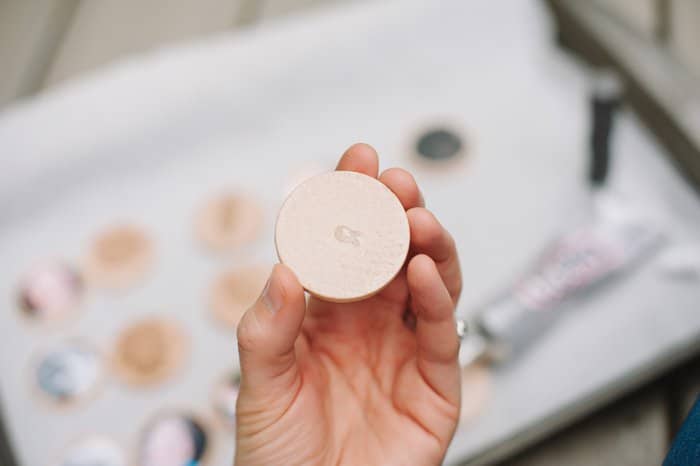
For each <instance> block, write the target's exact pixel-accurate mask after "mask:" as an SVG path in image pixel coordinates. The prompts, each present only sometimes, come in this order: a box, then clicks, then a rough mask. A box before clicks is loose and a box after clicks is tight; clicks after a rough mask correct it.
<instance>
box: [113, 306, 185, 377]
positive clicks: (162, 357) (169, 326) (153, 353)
mask: <svg viewBox="0 0 700 466" xmlns="http://www.w3.org/2000/svg"><path fill="white" fill-rule="evenodd" d="M186 343H187V342H186V340H185V335H184V334H183V332H182V330H181V329H180V327H179V326H178V325H176V324H175V323H173V322H170V321H168V320H166V319H164V318H157V317H150V318H146V319H143V320H141V321H138V322H135V323H133V324H132V325H131V326H129V327H127V328H125V329H124V330H123V331H122V332H121V334H120V335H119V337H118V338H117V342H116V345H115V348H114V355H113V358H114V364H115V369H116V372H117V374H118V375H119V376H121V378H122V379H124V381H126V382H127V383H130V384H133V385H137V386H144V385H152V384H156V383H160V382H163V381H164V380H165V379H167V378H169V377H171V376H172V375H173V374H174V373H175V372H176V370H177V369H178V368H179V367H180V366H181V365H182V362H183V358H184V354H185V349H186Z"/></svg>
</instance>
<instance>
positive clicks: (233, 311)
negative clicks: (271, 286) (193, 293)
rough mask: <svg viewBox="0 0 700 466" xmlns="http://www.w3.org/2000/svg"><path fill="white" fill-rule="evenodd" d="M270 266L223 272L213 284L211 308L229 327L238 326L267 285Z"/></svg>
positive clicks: (215, 315)
mask: <svg viewBox="0 0 700 466" xmlns="http://www.w3.org/2000/svg"><path fill="white" fill-rule="evenodd" d="M269 275H270V268H269V267H263V266H251V267H240V268H237V269H234V270H230V271H227V272H224V273H223V274H221V275H220V276H219V277H218V278H217V279H216V280H215V281H214V284H213V285H212V289H211V297H210V299H211V310H212V312H213V313H214V317H216V319H217V320H219V321H220V322H221V323H223V324H224V325H226V326H227V327H231V328H236V326H237V325H238V322H240V320H241V317H243V314H244V313H245V311H246V310H247V309H248V308H249V307H250V306H251V305H252V304H253V303H254V302H255V300H256V299H258V296H260V293H261V292H262V290H263V288H264V287H265V282H266V281H267V277H268V276H269Z"/></svg>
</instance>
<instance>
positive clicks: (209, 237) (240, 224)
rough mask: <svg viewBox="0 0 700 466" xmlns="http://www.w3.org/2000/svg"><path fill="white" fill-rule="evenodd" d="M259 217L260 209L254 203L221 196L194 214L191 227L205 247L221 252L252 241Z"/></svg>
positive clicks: (260, 218) (243, 199)
mask: <svg viewBox="0 0 700 466" xmlns="http://www.w3.org/2000/svg"><path fill="white" fill-rule="evenodd" d="M263 217H264V215H263V211H262V208H261V207H260V206H259V205H258V203H257V202H256V201H255V200H253V199H250V198H248V197H244V196H240V195H236V194H225V195H222V196H219V197H217V198H215V199H212V200H210V201H208V202H207V203H206V204H205V205H204V206H203V208H202V209H201V210H200V211H199V214H198V215H197V220H196V225H195V228H196V233H197V236H198V237H199V239H200V241H202V243H203V244H204V245H205V246H206V247H208V248H209V249H211V250H213V251H217V252H225V251H230V250H234V249H236V248H238V247H240V246H242V245H244V244H246V243H249V242H251V241H253V240H255V238H256V237H257V235H258V233H259V232H260V228H261V226H262V223H263Z"/></svg>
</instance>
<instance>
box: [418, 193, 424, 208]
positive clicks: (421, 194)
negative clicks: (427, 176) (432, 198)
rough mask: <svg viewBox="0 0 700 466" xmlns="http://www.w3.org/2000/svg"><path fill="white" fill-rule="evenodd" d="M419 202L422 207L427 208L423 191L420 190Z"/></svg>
mask: <svg viewBox="0 0 700 466" xmlns="http://www.w3.org/2000/svg"><path fill="white" fill-rule="evenodd" d="M418 202H419V204H420V206H421V207H425V198H424V197H423V191H421V190H420V189H418Z"/></svg>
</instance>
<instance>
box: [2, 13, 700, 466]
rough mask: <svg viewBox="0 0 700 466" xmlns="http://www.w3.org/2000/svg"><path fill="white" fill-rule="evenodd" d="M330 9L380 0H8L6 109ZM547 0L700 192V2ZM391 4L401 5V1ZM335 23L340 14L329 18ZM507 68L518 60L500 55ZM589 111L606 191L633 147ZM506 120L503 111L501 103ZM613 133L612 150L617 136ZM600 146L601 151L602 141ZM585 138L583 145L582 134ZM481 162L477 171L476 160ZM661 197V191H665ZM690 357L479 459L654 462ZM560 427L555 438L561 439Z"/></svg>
mask: <svg viewBox="0 0 700 466" xmlns="http://www.w3.org/2000/svg"><path fill="white" fill-rule="evenodd" d="M330 3H334V4H335V5H331V6H330V7H331V8H345V7H346V5H345V4H348V3H353V4H358V7H357V8H358V9H353V12H355V13H354V14H357V11H359V8H362V6H361V5H364V4H367V5H369V4H370V3H373V2H370V1H367V2H360V1H358V0H345V1H343V0H198V1H195V0H176V1H165V0H154V1H150V2H138V3H134V2H131V3H129V2H122V1H117V0H63V1H60V2H54V1H48V0H30V1H23V0H2V1H0V68H1V69H2V70H3V71H2V73H0V111H2V109H7V111H8V114H10V112H12V109H13V107H17V108H21V106H22V101H23V100H27V101H28V102H32V100H31V99H32V98H35V99H41V98H42V96H44V95H48V96H51V95H52V94H51V92H53V91H55V90H57V89H58V90H59V92H60V88H61V87H62V86H64V85H65V86H71V85H77V84H76V83H80V82H81V81H80V80H81V79H90V77H89V75H92V76H93V77H98V78H99V76H101V75H106V74H108V73H112V72H113V70H114V69H115V68H113V66H114V64H115V63H122V64H124V65H125V67H128V66H136V67H138V66H141V65H143V64H144V63H146V62H147V61H148V60H150V59H155V58H159V57H161V54H166V55H167V54H168V53H178V51H179V49H178V48H177V47H178V46H180V45H181V46H183V47H188V46H192V47H197V46H199V45H197V44H203V42H201V41H203V40H205V39H206V38H207V37H209V36H222V37H223V36H224V35H226V34H228V33H229V32H230V31H232V30H237V29H240V30H241V31H242V34H249V36H248V37H246V39H247V40H250V35H254V34H256V33H257V31H263V30H266V31H269V30H274V29H275V28H276V27H277V25H278V22H279V24H282V23H284V22H285V21H287V20H286V19H282V20H280V19H279V18H282V17H285V18H289V21H299V22H303V21H305V20H304V18H305V17H306V15H322V14H323V12H324V11H325V9H326V8H328V7H329V5H328V4H330ZM539 3H540V4H541V5H544V4H547V5H548V7H549V10H548V11H550V12H551V15H552V21H553V27H554V29H555V30H556V32H557V34H556V36H557V39H558V42H559V43H560V44H561V45H563V46H564V47H565V48H566V49H567V50H568V51H572V52H574V53H575V54H576V55H575V56H576V57H577V59H580V60H581V61H582V62H583V61H586V62H588V64H589V65H592V66H593V67H604V68H606V69H612V70H614V71H615V73H616V75H617V76H619V77H620V80H621V81H622V88H623V89H624V93H625V96H624V97H625V105H629V107H630V108H631V109H633V110H634V112H635V114H636V115H638V117H639V118H640V119H641V120H642V121H643V122H644V123H645V124H646V126H647V127H648V128H649V130H650V131H651V132H652V133H653V134H654V135H655V136H656V138H657V139H658V141H660V142H661V143H662V144H664V146H665V147H666V150H667V153H668V154H669V155H670V156H671V157H672V159H671V160H672V161H673V163H674V164H675V165H677V166H678V167H679V172H680V173H682V174H683V176H684V177H686V178H687V179H689V180H691V182H692V183H693V185H694V186H695V187H696V188H697V186H700V184H698V183H700V2H698V1H696V0H596V1H594V2H583V1H577V0H549V1H546V2H545V1H542V2H539ZM396 8H398V9H400V8H401V6H400V4H396ZM338 11H340V10H338ZM338 16H342V14H337V15H335V16H334V18H337V17H338ZM397 17H398V15H397ZM527 19H528V20H531V18H530V17H528V18H527ZM387 27H389V26H387ZM535 27H540V25H539V24H538V25H535V26H533V28H535ZM531 58H532V57H528V59H531ZM259 59H260V60H261V61H262V60H265V57H259ZM502 59H503V60H516V59H517V58H516V57H514V56H512V55H508V53H507V52H504V56H503V57H502ZM532 59H533V60H536V58H532ZM543 66H548V65H543ZM125 67H122V68H120V69H119V70H120V72H124V69H125ZM582 69H584V70H585V69H586V68H585V67H582ZM560 71H561V70H559V69H557V72H560ZM86 76H88V77H87V78H86ZM464 85H465V86H466V85H468V83H464ZM53 95H55V94H53ZM410 97H411V98H413V97H414V96H410ZM615 105H617V103H616V104H615ZM591 106H592V107H594V108H597V109H598V110H600V111H601V114H602V115H603V116H602V118H603V120H606V119H607V120H608V121H603V120H600V119H599V120H595V119H589V118H588V116H586V118H584V120H585V121H586V122H588V121H591V122H592V126H593V127H594V128H595V127H596V121H597V122H598V124H599V128H598V131H599V133H600V132H601V131H602V133H600V134H603V135H604V136H600V135H598V136H596V135H591V138H592V139H596V138H597V139H596V140H597V142H594V143H593V146H594V147H593V149H594V150H593V152H594V157H593V159H592V164H593V165H592V166H593V168H592V170H593V171H594V172H596V174H594V175H592V176H593V178H594V181H595V183H602V182H604V181H605V178H606V175H607V170H608V168H610V167H609V166H608V162H609V163H612V166H613V167H615V166H616V164H617V163H618V162H617V160H616V158H615V157H616V151H615V149H616V148H620V147H628V146H623V144H622V143H618V142H616V133H615V130H616V127H617V124H615V123H613V122H612V119H613V117H612V116H611V115H610V113H609V109H608V108H602V110H601V105H599V102H598V103H596V102H595V101H594V102H592V103H591ZM603 107H605V105H603ZM499 111H503V112H505V111H507V110H506V106H504V107H503V109H501V110H499ZM594 112H595V110H594ZM528 116H529V114H528ZM634 118H636V117H634ZM634 118H633V119H634ZM625 124H626V127H627V128H629V127H630V126H631V125H634V124H636V121H635V122H633V123H629V118H628V119H627V120H626V123H625ZM600 125H602V126H600ZM446 126H447V127H451V126H452V125H451V122H449V121H448V122H446ZM601 128H602V130H601ZM424 129H431V128H424ZM432 129H433V130H434V134H433V136H434V135H435V134H437V135H442V136H443V138H442V139H445V138H444V136H445V135H447V136H450V138H448V139H447V141H448V142H450V141H452V143H451V146H454V147H458V149H454V152H464V151H466V154H465V158H466V159H467V161H466V163H470V162H471V160H469V157H470V155H469V151H470V150H472V146H474V147H478V144H479V136H480V134H478V133H477V134H473V133H467V137H466V138H465V139H466V140H465V141H457V142H458V143H459V144H458V145H456V144H455V143H454V141H453V139H454V138H453V136H452V133H451V132H446V131H444V130H442V129H441V127H437V128H432ZM460 129H461V128H460ZM505 130H506V131H507V130H508V128H505ZM630 131H631V132H632V133H634V132H635V131H637V130H636V129H635V130H629V129H628V130H627V132H626V133H625V134H627V135H629V134H630ZM431 134H432V133H431ZM457 134H458V133H457ZM607 135H610V137H611V138H612V141H608V138H607ZM472 136H473V137H474V141H473V140H472ZM300 137H301V139H304V136H300ZM504 137H506V138H507V137H508V134H505V135H504ZM601 137H602V139H603V142H600V140H599V139H600V138H601ZM628 139H629V137H628ZM582 140H587V139H586V137H582ZM0 142H1V141H0ZM370 142H371V141H370ZM574 144H575V142H572V146H573V145H574ZM641 144H644V148H647V147H649V151H650V152H652V151H657V149H656V147H655V142H647V140H646V139H645V140H644V142H643V143H641ZM424 145H425V144H424ZM421 147H422V146H421ZM442 147H443V145H441V146H440V148H442ZM632 147H634V145H633V146H632ZM440 150H442V149H440ZM576 150H578V149H576ZM608 151H610V152H611V153H610V154H608ZM441 153H442V152H441ZM665 153H666V152H665ZM4 155H5V157H8V158H9V157H13V155H12V154H4ZM439 157H442V156H441V155H440V156H439ZM439 157H438V158H439ZM596 157H598V158H596ZM611 158H612V160H610V159H611ZM601 160H603V162H601ZM453 162H454V161H453ZM313 163H316V161H314V162H313ZM450 163H452V162H450ZM601 163H602V165H601ZM475 164H476V165H475V169H478V168H479V167H480V166H479V164H478V160H477V162H475ZM244 167H245V165H244ZM482 167H483V166H482ZM601 167H603V168H602V172H601ZM516 168H517V166H516ZM482 173H483V172H482ZM582 176H583V175H582ZM489 182H497V179H496V178H492V179H489ZM664 195H665V191H663V190H662V192H661V196H664ZM695 207H697V206H695ZM82 233H83V232H81V234H82ZM462 259H463V260H464V259H465V258H462ZM467 260H468V258H467ZM509 275H510V274H506V273H503V276H509ZM4 278H5V279H6V280H13V279H14V277H4ZM2 351H5V348H4V347H3V350H2ZM694 352H695V348H691V347H688V348H687V351H686V352H684V353H683V357H680V356H679V357H677V358H676V359H675V360H674V362H673V364H672V365H669V366H668V367H663V370H662V369H654V370H651V369H648V371H649V373H645V374H643V375H639V377H636V375H635V377H634V378H633V380H634V382H630V383H627V384H624V387H623V386H622V385H621V386H620V388H619V389H616V390H612V391H611V392H610V394H609V395H607V396H605V397H599V398H596V399H594V400H586V401H587V403H583V402H582V403H581V404H580V405H576V406H574V407H573V408H572V409H571V410H570V412H569V413H568V414H567V415H566V416H565V417H562V418H560V419H558V420H557V421H554V420H552V419H547V420H546V421H543V422H542V425H538V426H533V427H532V428H531V429H529V430H525V431H523V432H522V433H521V434H520V435H519V436H517V437H516V438H512V439H510V442H509V443H508V445H507V446H502V445H501V446H499V445H490V446H489V448H485V449H484V451H486V452H487V453H484V455H485V456H481V457H480V458H486V459H488V460H489V461H491V460H492V459H493V461H496V460H495V459H494V458H496V459H497V460H498V461H501V462H502V463H501V464H503V465H504V466H505V465H549V464H551V465H559V464H567V465H608V464H615V465H619V466H625V465H630V466H632V465H646V464H659V463H660V462H661V460H662V458H663V456H664V454H665V452H666V449H667V448H668V445H669V440H670V438H671V437H672V436H673V434H674V432H675V431H676V430H677V428H678V426H679V425H680V422H681V420H682V419H683V417H684V416H685V414H686V413H687V410H688V409H689V408H690V404H691V403H692V400H693V399H695V397H696V396H697V393H698V392H699V391H700V375H699V374H700V360H698V359H697V357H696V358H695V359H692V358H690V356H691V355H692V354H693V353H694ZM4 376H5V375H3V377H4ZM5 411H6V410H5ZM591 411H593V413H591ZM4 423H5V424H6V425H7V424H10V423H12V419H7V418H6V419H4ZM562 429H563V430H562ZM557 430H558V431H559V433H556V434H555V433H554V431H557ZM0 433H2V432H0ZM4 437H5V436H3V438H4ZM10 440H11V439H10ZM8 443H9V444H10V446H9V447H7V446H5V448H3V443H2V442H0V462H2V464H3V465H4V464H11V462H10V460H9V459H5V457H3V455H6V456H7V457H8V458H9V455H10V454H11V451H10V450H11V449H12V447H11V445H12V442H11V441H10V442H8ZM533 444H534V446H533ZM472 461H479V460H474V459H472ZM476 464H478V463H476Z"/></svg>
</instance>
